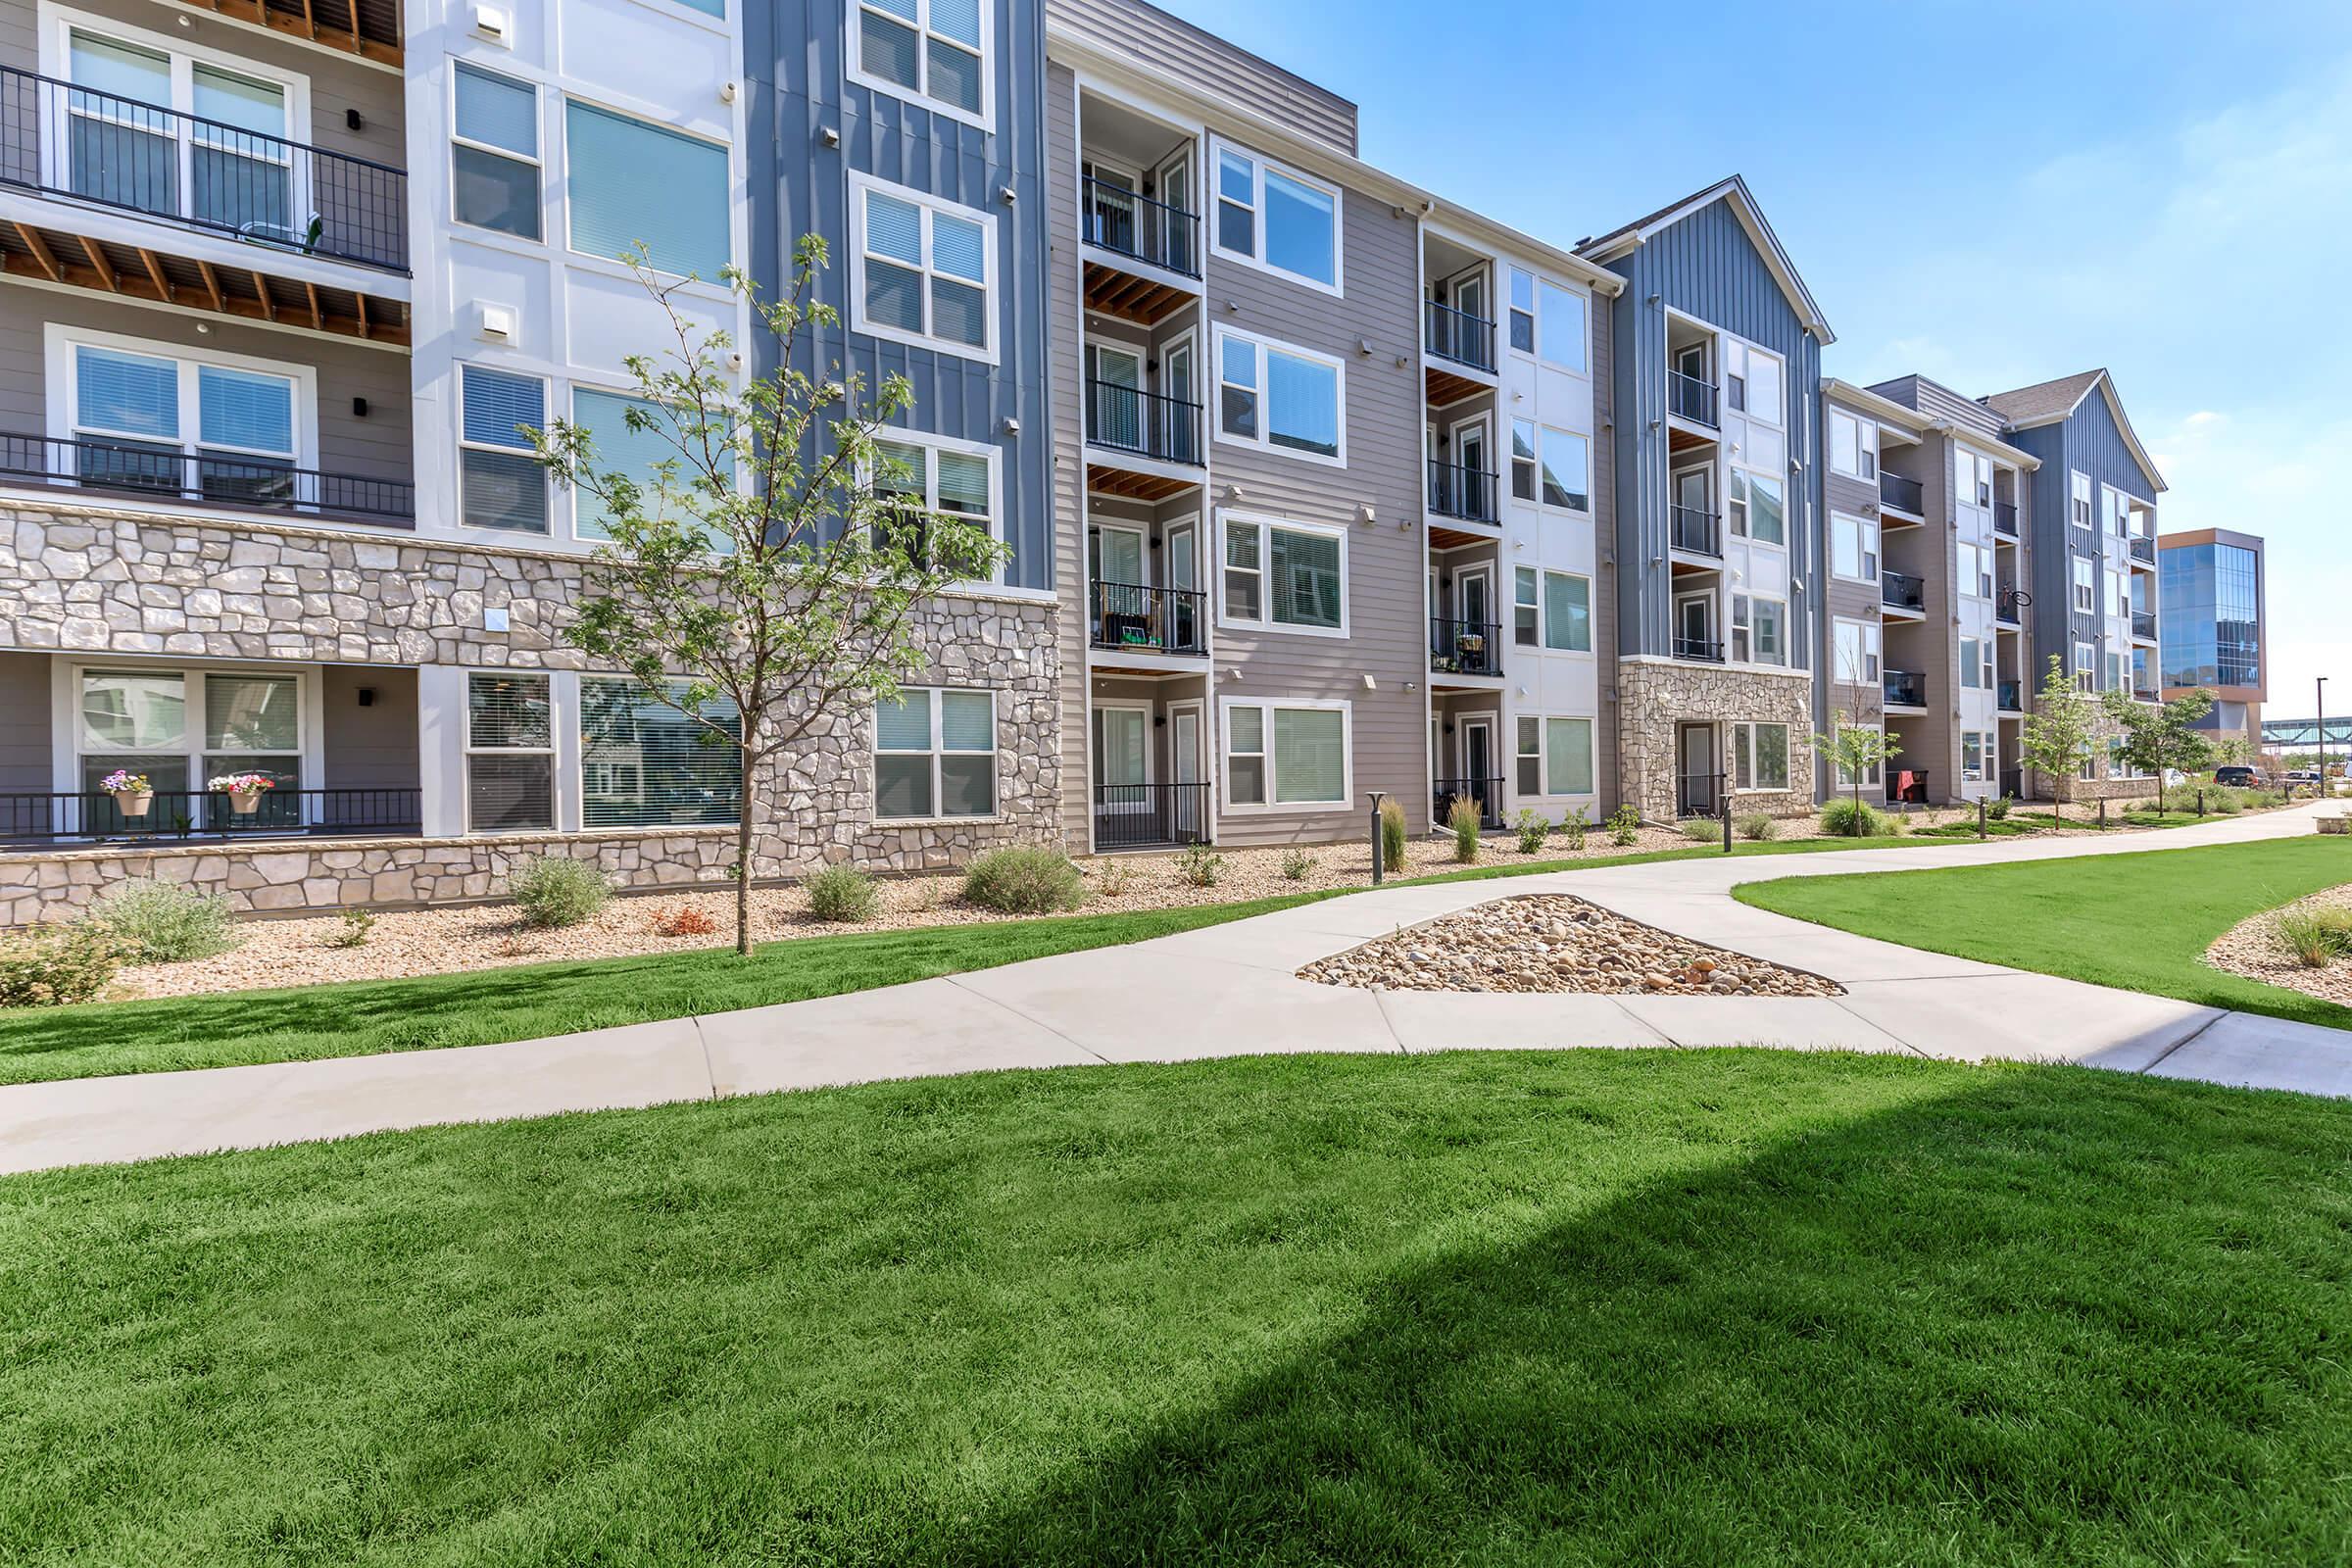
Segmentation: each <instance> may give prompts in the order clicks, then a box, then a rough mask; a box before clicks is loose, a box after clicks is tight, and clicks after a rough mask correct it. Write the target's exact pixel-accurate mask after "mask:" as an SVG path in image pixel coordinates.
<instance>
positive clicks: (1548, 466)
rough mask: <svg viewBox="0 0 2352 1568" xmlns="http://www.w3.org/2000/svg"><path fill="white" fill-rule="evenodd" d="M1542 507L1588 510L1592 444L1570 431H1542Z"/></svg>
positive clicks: (1591, 501)
mask: <svg viewBox="0 0 2352 1568" xmlns="http://www.w3.org/2000/svg"><path fill="white" fill-rule="evenodd" d="M1543 443H1544V481H1543V483H1544V487H1543V492H1542V497H1541V499H1542V501H1543V504H1544V506H1547V507H1560V508H1563V509H1565V510H1567V511H1569V512H1589V511H1591V510H1592V506H1593V448H1592V443H1591V442H1589V441H1587V440H1586V439H1585V438H1584V437H1583V436H1581V435H1579V434H1577V433H1576V432H1575V431H1573V430H1554V429H1551V428H1549V427H1548V426H1546V427H1545V428H1544V432H1543Z"/></svg>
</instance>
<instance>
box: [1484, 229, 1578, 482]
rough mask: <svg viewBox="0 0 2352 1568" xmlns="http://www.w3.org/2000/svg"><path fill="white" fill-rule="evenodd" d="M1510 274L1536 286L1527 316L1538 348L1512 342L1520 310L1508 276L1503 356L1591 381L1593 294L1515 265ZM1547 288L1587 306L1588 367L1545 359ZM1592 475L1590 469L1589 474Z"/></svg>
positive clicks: (1502, 318) (1502, 325)
mask: <svg viewBox="0 0 2352 1568" xmlns="http://www.w3.org/2000/svg"><path fill="white" fill-rule="evenodd" d="M1508 270H1509V271H1510V272H1518V273H1522V274H1524V275H1525V276H1526V277H1527V278H1528V279H1529V280H1530V281H1532V282H1533V283H1534V285H1535V298H1534V301H1533V303H1532V304H1531V305H1530V307H1529V309H1528V312H1527V314H1528V316H1529V317H1530V318H1532V319H1533V320H1534V322H1535V330H1534V332H1533V333H1532V334H1531V336H1530V341H1531V342H1533V343H1534V344H1535V347H1533V348H1526V349H1523V348H1519V347H1517V346H1516V345H1514V344H1513V343H1512V342H1511V334H1510V320H1509V313H1510V312H1512V311H1514V310H1517V309H1518V307H1517V306H1515V305H1513V304H1511V302H1510V285H1509V278H1508V276H1507V273H1506V276H1505V278H1504V284H1503V297H1502V299H1501V301H1500V305H1501V311H1500V312H1499V313H1498V317H1499V319H1498V320H1497V322H1496V324H1497V327H1498V328H1499V329H1500V331H1501V337H1502V343H1501V348H1502V352H1503V353H1505V354H1508V355H1511V356H1512V357H1514V358H1516V359H1521V360H1525V361H1526V362H1527V363H1528V364H1530V365H1535V366H1541V367H1542V368H1544V369H1546V370H1549V371H1551V372H1552V373H1553V374H1555V375H1566V376H1573V377H1575V378H1576V379H1577V380H1580V381H1589V380H1591V379H1592V378H1593V291H1592V290H1591V289H1589V288H1586V287H1584V286H1583V285H1582V284H1578V283H1566V282H1562V281H1561V280H1560V279H1559V278H1556V277H1553V276H1551V275H1550V274H1549V273H1547V272H1539V271H1537V270H1535V269H1533V268H1529V267H1520V266H1518V265H1517V264H1515V263H1514V264H1511V265H1510V267H1509V269H1508ZM1546 287H1550V288H1556V289H1558V290H1559V291H1560V292H1561V293H1563V294H1573V295H1575V296H1577V297H1578V298H1579V299H1581V300H1583V301H1584V302H1585V364H1584V368H1582V369H1576V368H1570V367H1568V366H1565V365H1559V364H1555V363H1554V362H1552V361H1550V360H1547V359H1545V358H1544V289H1545V288H1546ZM1571 433H1573V432H1571ZM1590 471H1591V470H1590V468H1589V467H1588V469H1587V472H1588V473H1589V472H1590Z"/></svg>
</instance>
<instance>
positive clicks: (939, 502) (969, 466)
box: [874, 438, 997, 539]
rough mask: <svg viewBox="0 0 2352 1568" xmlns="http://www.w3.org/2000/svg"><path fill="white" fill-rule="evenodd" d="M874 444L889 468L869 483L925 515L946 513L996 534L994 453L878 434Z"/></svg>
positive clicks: (987, 532)
mask: <svg viewBox="0 0 2352 1568" xmlns="http://www.w3.org/2000/svg"><path fill="white" fill-rule="evenodd" d="M874 450H875V451H876V452H877V453H879V454H880V455H881V457H882V458H883V460H884V461H885V462H888V463H889V464H891V465H892V466H894V468H896V469H900V470H904V471H899V472H892V473H889V474H884V475H878V476H877V477H876V479H875V488H876V489H877V490H880V491H883V492H885V493H887V494H890V495H893V496H895V497H897V498H899V500H900V502H901V504H902V505H904V506H906V507H908V508H911V509H913V510H915V511H917V512H920V513H922V514H924V515H927V516H934V517H952V518H954V519H955V520H956V521H957V522H961V523H966V524H968V525H970V526H971V527H974V528H978V529H979V530H980V531H981V532H983V533H985V534H987V535H988V536H989V537H991V538H992V539H993V538H995V537H996V536H997V523H996V514H997V503H996V455H995V454H994V453H992V452H988V451H985V450H964V449H960V448H955V447H946V446H935V445H932V444H930V443H928V442H918V441H906V440H896V439H888V438H885V439H880V440H877V441H875V443H874Z"/></svg>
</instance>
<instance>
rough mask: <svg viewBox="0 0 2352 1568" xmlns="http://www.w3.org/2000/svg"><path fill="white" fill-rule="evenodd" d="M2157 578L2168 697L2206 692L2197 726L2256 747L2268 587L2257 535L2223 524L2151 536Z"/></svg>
mask: <svg viewBox="0 0 2352 1568" xmlns="http://www.w3.org/2000/svg"><path fill="white" fill-rule="evenodd" d="M2156 580H2157V589H2158V598H2157V604H2158V609H2159V615H2160V624H2159V625H2158V627H2157V630H2158V631H2159V632H2160V633H2161V635H2162V638H2163V641H2162V645H2161V646H2162V652H2163V660H2162V662H2161V663H2160V665H2159V674H2160V676H2161V678H2162V680H2163V682H2164V684H2163V686H2162V687H2161V691H2162V694H2163V696H2164V698H2165V700H2166V701H2168V702H2169V701H2171V700H2172V699H2173V698H2176V697H2183V696H2186V695H2187V694H2188V693H2190V692H2196V691H2201V692H2207V693H2210V694H2211V695H2212V697H2213V700H2214V704H2213V711H2211V712H2209V713H2207V714H2206V715H2205V717H2204V718H2203V719H2202V720H2201V721H2200V722H2199V727H2200V728H2202V729H2206V730H2210V731H2213V732H2214V733H2216V734H2229V735H2239V736H2243V737H2244V738H2245V740H2246V742H2247V744H2248V745H2249V746H2252V747H2254V748H2256V749H2257V750H2259V749H2260V747H2261V744H2262V734H2263V718H2262V705H2263V702H2264V700H2265V694H2266V690H2267V688H2266V685H2265V681H2266V655H2267V653H2268V647H2267V642H2268V638H2267V635H2266V630H2265V626H2264V617H2263V610H2264V603H2263V601H2264V597H2265V595H2266V594H2267V593H2268V591H2269V590H2268V586H2267V584H2266V583H2265V582H2264V580H2263V543H2262V539H2261V537H2260V536H2259V535H2256V534H2250V533H2238V532H2235V531H2233V530H2231V529H2228V528H2199V529H2195V530H2193V531H2190V532H2185V533H2168V534H2164V535H2162V536H2161V537H2159V538H2158V539H2157V541H2156Z"/></svg>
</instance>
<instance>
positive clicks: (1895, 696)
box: [1884, 669, 1928, 708]
mask: <svg viewBox="0 0 2352 1568" xmlns="http://www.w3.org/2000/svg"><path fill="white" fill-rule="evenodd" d="M1884 695H1885V697H1886V699H1887V707H1888V708H1925V707H1927V706H1928V677H1927V676H1925V675H1923V674H1921V673H1920V672H1919V671H1918V670H1916V669H1890V670H1887V672H1886V676H1885V689H1884Z"/></svg>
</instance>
